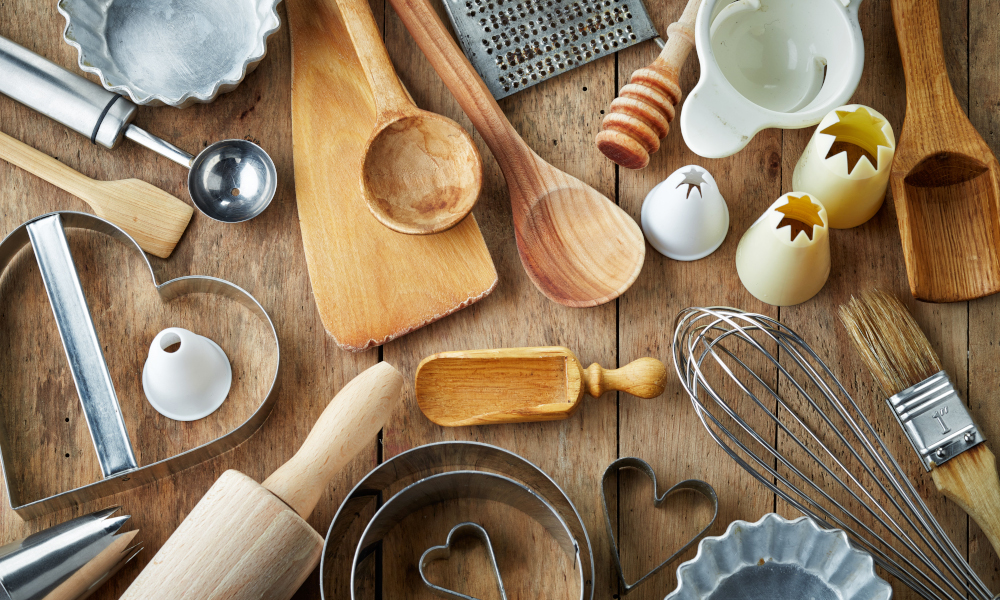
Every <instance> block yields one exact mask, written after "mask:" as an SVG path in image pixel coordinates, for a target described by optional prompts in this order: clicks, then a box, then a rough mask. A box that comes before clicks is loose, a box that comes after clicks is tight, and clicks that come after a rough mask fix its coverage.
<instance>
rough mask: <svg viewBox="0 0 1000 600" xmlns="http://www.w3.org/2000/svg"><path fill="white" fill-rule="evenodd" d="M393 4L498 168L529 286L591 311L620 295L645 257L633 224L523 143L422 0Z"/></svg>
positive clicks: (397, 0)
mask: <svg viewBox="0 0 1000 600" xmlns="http://www.w3.org/2000/svg"><path fill="white" fill-rule="evenodd" d="M391 2H392V5H393V7H394V8H395V9H396V12H397V13H399V18H400V19H401V20H402V21H403V25H405V26H406V28H407V29H408V30H409V31H410V34H411V35H412V36H413V39H415V40H416V42H417V45H418V46H420V49H421V50H423V52H424V54H425V55H426V56H427V59H428V60H429V61H430V63H431V66H433V67H434V70H435V71H437V74H438V75H439V76H440V77H441V79H442V81H444V84H445V85H446V86H448V89H449V90H450V91H451V93H452V95H454V96H455V99H456V100H458V103H459V104H460V105H461V106H462V110H464V111H465V114H466V115H468V116H469V119H470V120H471V121H472V124H473V125H474V126H475V127H476V130H477V131H478V132H479V134H480V135H481V136H483V140H484V141H485V142H486V145H487V146H489V147H490V151H491V152H492V153H493V157H494V158H496V159H497V162H498V163H499V164H500V170H501V171H503V175H504V179H505V180H506V181H507V189H508V191H509V192H510V203H511V208H512V209H513V215H514V233H515V236H516V238H517V251H518V253H519V254H520V256H521V263H522V264H523V265H524V270H525V271H527V273H528V277H529V278H530V279H531V282H532V283H534V284H535V286H536V287H537V288H538V289H539V290H540V291H541V292H542V293H543V294H545V295H546V296H547V297H548V298H549V299H550V300H552V301H553V302H557V303H559V304H562V305H565V306H573V307H587V306H597V305H599V304H604V303H605V302H610V301H611V300H614V299H615V298H617V297H618V296H620V295H622V294H623V293H624V292H625V290H627V289H628V288H629V286H631V285H632V283H633V282H634V281H635V280H636V278H637V277H638V276H639V271H641V270H642V263H643V259H644V258H645V254H646V242H645V240H644V239H643V237H642V230H641V229H639V225H637V224H636V222H635V221H634V220H633V219H632V217H630V216H628V214H626V213H625V211H623V210H622V209H621V208H619V207H618V206H616V205H615V203H614V202H611V201H610V200H608V199H607V198H605V197H604V196H602V195H601V194H600V193H598V192H597V190H595V189H593V188H592V187H590V186H589V185H587V184H585V183H583V182H582V181H580V180H579V179H576V178H575V177H571V176H570V175H567V174H566V173H563V172H562V171H560V170H559V169H557V168H555V167H553V166H552V165H550V164H548V163H547V162H545V161H544V160H542V158H541V157H539V156H538V155H537V154H535V153H534V152H533V151H532V150H531V148H529V147H528V145H527V144H525V143H524V140H522V139H521V136H519V135H518V134H517V132H516V131H514V128H513V127H512V126H511V124H510V122H509V121H508V120H507V117H506V116H504V114H503V111H502V110H500V106H499V105H498V104H497V102H496V100H494V99H493V96H492V95H491V94H490V91H489V90H488V89H487V88H486V84H485V83H483V80H482V79H480V78H479V75H478V74H477V73H476V71H475V70H474V69H473V68H472V65H471V64H470V63H469V59H467V58H466V57H465V55H464V54H462V51H461V50H459V48H458V44H456V43H455V40H453V39H452V38H451V36H450V35H449V34H448V30H447V29H445V26H444V23H442V22H441V19H440V18H438V15H437V13H435V12H434V9H432V8H431V5H430V4H429V3H428V2H427V0H391Z"/></svg>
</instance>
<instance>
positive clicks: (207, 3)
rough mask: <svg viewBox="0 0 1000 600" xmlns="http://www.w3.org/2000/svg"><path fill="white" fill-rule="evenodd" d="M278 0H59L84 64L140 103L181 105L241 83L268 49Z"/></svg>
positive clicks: (65, 33) (112, 88)
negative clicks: (268, 40) (268, 39)
mask: <svg viewBox="0 0 1000 600" xmlns="http://www.w3.org/2000/svg"><path fill="white" fill-rule="evenodd" d="M279 2H280V0H224V1H220V0H59V4H58V8H59V12H60V13H62V15H63V17H65V19H66V28H65V29H64V30H63V39H64V40H65V41H66V43H68V44H69V45H71V46H73V47H74V48H76V49H77V52H78V53H79V60H78V63H79V65H80V68H81V69H83V70H84V71H86V72H88V73H93V74H95V75H97V77H98V78H99V79H100V80H101V85H103V86H104V87H105V88H106V89H108V90H109V91H112V92H116V93H118V94H122V95H123V96H125V95H127V96H128V97H129V98H130V99H131V100H132V101H133V102H135V103H136V104H148V105H150V106H160V105H163V104H167V105H170V106H176V107H178V108H184V107H186V106H190V105H191V104H193V103H195V102H211V101H213V100H215V98H216V97H217V96H218V95H219V94H224V93H226V92H229V91H231V90H233V89H235V88H236V86H238V85H239V84H240V82H242V81H243V78H244V77H246V76H247V75H248V74H250V72H252V71H253V70H254V69H255V68H256V67H257V65H258V64H259V63H260V61H261V60H262V59H263V58H264V55H265V54H266V53H267V38H268V37H270V36H271V34H273V33H274V32H276V31H277V30H278V28H279V27H280V25H281V19H280V18H279V17H278V11H277V6H278V3H279Z"/></svg>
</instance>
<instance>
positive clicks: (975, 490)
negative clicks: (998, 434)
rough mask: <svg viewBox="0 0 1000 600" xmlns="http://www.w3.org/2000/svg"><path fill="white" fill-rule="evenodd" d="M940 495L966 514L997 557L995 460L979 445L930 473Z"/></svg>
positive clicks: (999, 524)
mask: <svg viewBox="0 0 1000 600" xmlns="http://www.w3.org/2000/svg"><path fill="white" fill-rule="evenodd" d="M931 477H932V478H933V479H934V485H935V486H937V489H938V491H939V492H941V493H942V494H944V495H945V496H947V497H948V498H950V499H951V500H952V501H954V502H955V503H956V504H958V505H959V506H961V507H962V510H964V511H965V512H967V513H969V516H970V517H972V518H973V519H974V520H975V521H976V523H978V524H979V528H980V529H982V530H983V533H984V534H986V537H987V539H989V540H990V544H992V545H993V549H994V550H996V551H997V553H998V554H1000V482H998V481H997V461H996V457H994V456H993V453H992V452H990V449H989V447H987V446H986V445H985V444H980V445H978V446H976V447H975V448H973V449H971V450H966V451H965V452H963V453H961V454H959V455H958V456H956V457H955V458H953V459H951V460H949V461H948V462H946V463H944V464H943V465H938V466H936V467H934V469H932V470H931Z"/></svg>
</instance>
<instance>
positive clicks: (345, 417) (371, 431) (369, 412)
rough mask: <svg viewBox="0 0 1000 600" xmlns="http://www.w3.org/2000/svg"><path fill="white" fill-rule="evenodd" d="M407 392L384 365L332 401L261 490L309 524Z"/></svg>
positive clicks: (394, 372) (356, 380) (395, 373)
mask: <svg viewBox="0 0 1000 600" xmlns="http://www.w3.org/2000/svg"><path fill="white" fill-rule="evenodd" d="M402 388H403V376H402V375H401V374H400V373H399V371H397V370H396V369H395V368H393V367H392V365H390V364H389V363H385V362H380V363H379V364H377V365H375V366H374V367H371V368H369V369H368V370H366V371H364V372H363V373H361V374H360V375H358V376H357V377H355V378H354V379H353V380H351V382H350V383H348V384H347V385H346V386H344V388H343V389H342V390H340V393H338V394H337V395H336V396H334V398H333V400H331V401H330V404H329V405H328V406H327V407H326V409H325V410H324V411H323V414H322V415H320V417H319V420H318V421H316V424H315V425H314V426H313V428H312V431H310V432H309V436H308V437H306V441H305V442H304V443H303V444H302V447H301V448H299V451H298V452H296V453H295V456H293V457H292V458H291V460H289V461H288V462H286V463H285V464H283V465H281V466H280V467H278V470H277V471H275V472H274V473H272V474H271V476H270V477H268V478H267V479H266V480H265V481H264V483H263V484H262V485H263V486H264V487H265V488H267V489H268V490H269V491H270V492H271V493H272V494H274V495H275V496H277V497H279V498H281V499H282V500H283V501H284V502H285V504H287V505H288V506H290V507H291V508H292V510H294V511H295V512H297V513H298V514H299V516H300V517H302V518H303V519H305V518H308V517H309V515H310V514H311V513H312V511H313V509H314V508H316V503H317V502H319V498H320V496H321V495H322V494H323V491H324V490H325V489H326V486H327V484H328V483H330V480H331V479H333V476H334V475H336V474H337V473H338V472H340V470H341V469H343V468H344V466H346V465H347V463H348V462H350V461H351V459H353V458H354V457H355V456H356V455H357V454H358V452H360V451H361V450H362V449H364V448H365V447H366V445H367V444H368V443H370V442H371V440H372V438H374V437H375V435H376V434H377V433H378V432H379V430H380V429H382V426H383V425H384V424H385V422H386V421H387V420H388V419H389V416H390V415H392V411H393V409H395V407H396V405H397V404H398V403H399V396H400V390H402Z"/></svg>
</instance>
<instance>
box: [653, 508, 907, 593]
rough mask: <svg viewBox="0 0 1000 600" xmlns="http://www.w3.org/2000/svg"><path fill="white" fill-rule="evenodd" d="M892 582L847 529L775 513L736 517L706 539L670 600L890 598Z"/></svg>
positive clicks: (683, 571) (686, 565)
mask: <svg viewBox="0 0 1000 600" xmlns="http://www.w3.org/2000/svg"><path fill="white" fill-rule="evenodd" d="M891 597H892V587H891V586H890V585H889V583H888V582H887V581H885V580H884V579H882V578H881V577H879V576H878V575H877V574H876V573H875V563H874V561H873V560H872V557H871V555H870V554H868V553H867V552H863V551H861V550H858V549H856V548H853V547H852V546H851V545H850V543H849V542H848V538H847V534H846V533H844V532H843V531H841V530H839V529H822V528H820V527H819V525H817V524H816V522H815V521H813V520H812V519H809V518H808V517H799V518H798V519H795V520H794V521H788V520H786V519H783V518H782V517H780V516H778V515H776V514H774V513H770V514H767V515H764V517H763V518H761V520H759V521H757V522H756V523H748V522H746V521H733V522H732V523H730V524H729V528H728V529H727V530H726V533H725V534H723V535H721V536H718V537H708V538H705V539H703V540H702V541H701V543H700V544H698V553H697V554H696V555H695V557H694V558H693V559H691V560H689V561H687V562H685V563H683V564H682V565H681V566H680V567H678V568H677V589H675V590H674V591H673V592H671V593H670V595H668V596H667V597H666V600H774V599H778V598H782V599H783V598H797V599H809V600H889V599H890V598H891Z"/></svg>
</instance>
